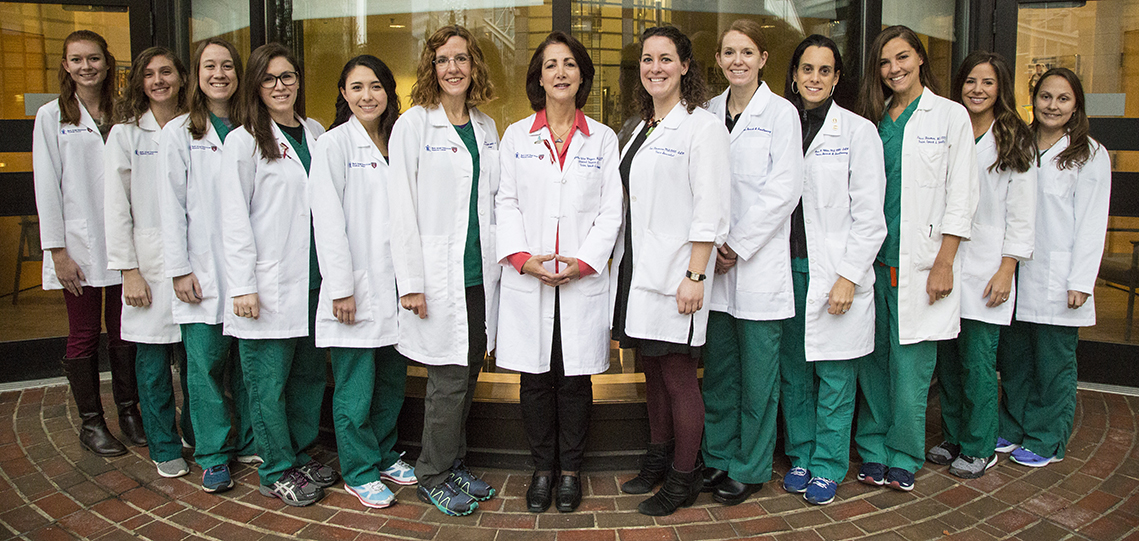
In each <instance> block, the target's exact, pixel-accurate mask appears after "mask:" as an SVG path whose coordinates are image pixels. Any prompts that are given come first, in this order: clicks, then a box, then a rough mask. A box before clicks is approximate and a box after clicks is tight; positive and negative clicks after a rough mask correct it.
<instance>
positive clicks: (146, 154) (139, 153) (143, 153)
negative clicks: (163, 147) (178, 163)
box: [134, 148, 158, 156]
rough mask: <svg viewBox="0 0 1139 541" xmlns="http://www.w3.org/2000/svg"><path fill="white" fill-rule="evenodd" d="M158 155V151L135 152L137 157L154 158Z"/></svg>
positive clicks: (137, 150) (136, 150)
mask: <svg viewBox="0 0 1139 541" xmlns="http://www.w3.org/2000/svg"><path fill="white" fill-rule="evenodd" d="M156 154H158V151H157V150H139V149H137V148H136V149H135V150H134V155H135V156H154V155H156Z"/></svg>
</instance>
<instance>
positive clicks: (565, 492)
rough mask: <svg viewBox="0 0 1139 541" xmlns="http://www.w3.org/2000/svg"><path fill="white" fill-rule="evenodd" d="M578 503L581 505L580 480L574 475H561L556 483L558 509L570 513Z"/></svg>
mask: <svg viewBox="0 0 1139 541" xmlns="http://www.w3.org/2000/svg"><path fill="white" fill-rule="evenodd" d="M578 505H581V480H580V479H578V478H577V476H576V475H563V476H562V482H561V484H559V485H558V503H557V507H558V511H559V512H562V513H570V512H573V510H574V509H577V506H578Z"/></svg>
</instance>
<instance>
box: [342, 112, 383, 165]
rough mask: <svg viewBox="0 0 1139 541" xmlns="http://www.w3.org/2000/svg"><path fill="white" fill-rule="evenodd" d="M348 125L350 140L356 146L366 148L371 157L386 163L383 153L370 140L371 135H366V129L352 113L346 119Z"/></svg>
mask: <svg viewBox="0 0 1139 541" xmlns="http://www.w3.org/2000/svg"><path fill="white" fill-rule="evenodd" d="M348 126H349V127H348V133H349V135H351V137H352V142H353V143H355V144H356V146H357V147H358V148H367V149H368V150H369V152H370V153H371V154H372V158H374V159H376V160H378V161H379V162H380V163H383V164H387V161H385V160H384V155H383V153H382V152H380V149H379V148H376V144H375V143H374V142H372V136H371V135H368V130H366V129H364V125H363V124H361V123H360V119H358V118H356V115H352V116H351V117H350V118H349V119H348Z"/></svg>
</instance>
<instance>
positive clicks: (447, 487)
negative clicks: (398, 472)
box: [415, 479, 479, 517]
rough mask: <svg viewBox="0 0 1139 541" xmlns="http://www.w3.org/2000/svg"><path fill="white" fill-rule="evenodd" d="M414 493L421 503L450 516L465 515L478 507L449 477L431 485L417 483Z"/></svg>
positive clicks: (477, 503)
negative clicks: (432, 506) (417, 486)
mask: <svg viewBox="0 0 1139 541" xmlns="http://www.w3.org/2000/svg"><path fill="white" fill-rule="evenodd" d="M415 494H416V496H419V500H420V501H422V502H423V503H429V504H431V505H434V506H435V508H436V509H438V510H439V511H442V512H443V514H444V515H450V516H452V517H465V516H467V515H469V514H471V513H473V512H474V511H475V509H478V508H479V502H476V501H475V499H474V498H472V497H471V496H470V494H467V493H466V492H463V491H461V490H459V489H457V488H455V485H454V484H452V483H451V480H450V479H448V480H446V481H443V482H442V483H439V484H438V485H435V486H433V487H425V486H423V485H419V488H418V489H416V490H415Z"/></svg>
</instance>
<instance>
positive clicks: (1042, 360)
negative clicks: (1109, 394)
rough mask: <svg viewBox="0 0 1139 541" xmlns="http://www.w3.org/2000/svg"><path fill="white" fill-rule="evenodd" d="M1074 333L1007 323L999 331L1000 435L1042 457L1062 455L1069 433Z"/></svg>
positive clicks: (1055, 327)
mask: <svg viewBox="0 0 1139 541" xmlns="http://www.w3.org/2000/svg"><path fill="white" fill-rule="evenodd" d="M1079 331H1080V330H1079V328H1078V327H1062V326H1059V325H1044V324H1040V323H1026V322H1023V321H1013V322H1012V326H1010V327H1009V328H1008V329H1006V330H1005V331H1004V332H1002V333H1001V340H1000V347H999V349H998V351H997V359H998V361H997V364H998V368H999V369H1000V371H1001V390H1002V391H1003V392H1002V397H1001V404H1000V434H1001V436H1002V437H1004V438H1005V439H1006V440H1008V441H1010V442H1012V443H1017V444H1020V445H1021V446H1023V447H1024V448H1026V449H1028V450H1029V451H1032V452H1033V453H1036V454H1037V455H1040V456H1042V457H1045V458H1047V457H1051V456H1055V457H1056V458H1064V450H1065V447H1066V446H1067V444H1068V438H1069V437H1071V435H1072V423H1073V422H1074V419H1075V415H1076V345H1077V344H1079V341H1080V332H1079Z"/></svg>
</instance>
